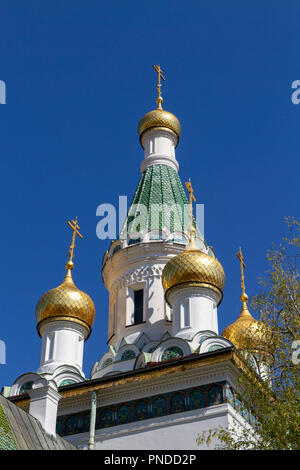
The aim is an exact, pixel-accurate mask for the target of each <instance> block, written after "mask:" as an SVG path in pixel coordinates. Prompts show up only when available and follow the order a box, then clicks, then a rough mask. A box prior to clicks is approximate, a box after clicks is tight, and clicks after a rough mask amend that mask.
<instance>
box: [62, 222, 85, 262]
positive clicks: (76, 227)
mask: <svg viewBox="0 0 300 470" xmlns="http://www.w3.org/2000/svg"><path fill="white" fill-rule="evenodd" d="M68 225H69V227H71V229H72V230H73V235H72V243H71V245H70V249H69V261H68V262H67V264H66V267H67V269H73V267H74V264H73V261H72V260H73V257H74V248H75V237H76V235H78V236H79V238H83V236H82V235H81V233H80V232H79V229H80V227H79V225H78V223H77V217H76V219H75V220H72V221H71V222H70V221H69V220H68Z"/></svg>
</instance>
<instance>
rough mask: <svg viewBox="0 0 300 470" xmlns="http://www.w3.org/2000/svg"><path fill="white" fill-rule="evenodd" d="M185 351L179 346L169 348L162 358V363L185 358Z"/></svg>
mask: <svg viewBox="0 0 300 470" xmlns="http://www.w3.org/2000/svg"><path fill="white" fill-rule="evenodd" d="M183 355H184V354H183V351H182V349H181V348H179V347H178V346H171V347H169V348H167V349H166V350H165V351H164V352H163V355H162V356H161V360H162V361H168V360H170V359H178V358H179V357H183Z"/></svg>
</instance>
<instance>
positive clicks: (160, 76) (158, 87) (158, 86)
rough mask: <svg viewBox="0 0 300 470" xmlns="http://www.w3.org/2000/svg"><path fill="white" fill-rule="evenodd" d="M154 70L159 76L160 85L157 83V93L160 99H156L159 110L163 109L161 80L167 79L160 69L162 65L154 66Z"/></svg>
mask: <svg viewBox="0 0 300 470" xmlns="http://www.w3.org/2000/svg"><path fill="white" fill-rule="evenodd" d="M152 67H153V68H154V70H155V71H156V72H157V76H158V83H157V93H158V97H157V99H156V103H157V109H162V102H163V97H162V96H161V82H160V79H161V78H162V79H163V80H164V81H165V80H166V79H165V77H164V76H163V74H162V69H161V68H160V65H152Z"/></svg>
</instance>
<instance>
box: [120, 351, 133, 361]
mask: <svg viewBox="0 0 300 470" xmlns="http://www.w3.org/2000/svg"><path fill="white" fill-rule="evenodd" d="M135 357H136V354H135V352H134V351H132V350H131V349H127V351H125V352H123V354H122V356H121V359H120V361H128V360H129V359H134V358H135Z"/></svg>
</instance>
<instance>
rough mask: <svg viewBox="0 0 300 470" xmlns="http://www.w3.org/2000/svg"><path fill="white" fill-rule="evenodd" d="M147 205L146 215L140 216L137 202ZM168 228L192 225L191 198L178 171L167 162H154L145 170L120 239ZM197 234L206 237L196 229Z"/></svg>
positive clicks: (177, 230)
mask: <svg viewBox="0 0 300 470" xmlns="http://www.w3.org/2000/svg"><path fill="white" fill-rule="evenodd" d="M139 205H143V207H145V208H146V209H147V217H146V218H144V219H142V218H141V217H140V214H141V211H139V209H138V206H139ZM164 228H167V229H168V230H169V231H170V233H172V232H185V233H187V231H188V228H189V202H188V199H187V196H186V193H185V191H184V189H183V186H182V183H181V181H180V178H179V176H178V174H177V172H176V171H175V170H174V169H173V168H171V167H170V166H168V165H158V164H157V165H152V166H150V167H148V168H147V169H146V170H145V171H144V172H143V174H142V176H141V179H140V181H139V184H138V187H137V189H136V192H135V194H134V197H133V200H132V203H131V206H130V208H129V211H128V215H127V218H126V221H125V223H124V225H123V228H122V230H121V233H120V238H121V239H126V238H127V236H126V231H128V235H129V236H130V234H131V233H133V232H136V231H140V230H143V231H144V232H145V233H147V232H150V231H152V230H162V229H164ZM197 236H198V237H199V238H201V239H203V237H202V236H201V234H200V233H199V231H198V230H197Z"/></svg>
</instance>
